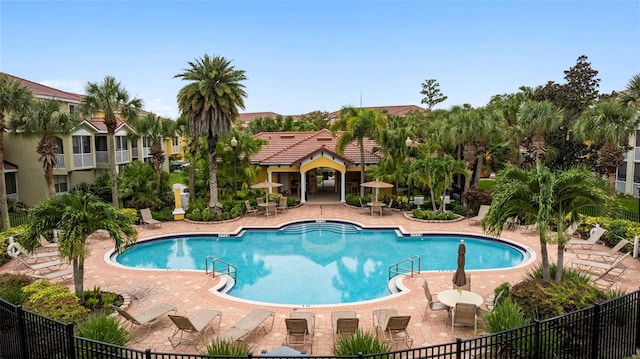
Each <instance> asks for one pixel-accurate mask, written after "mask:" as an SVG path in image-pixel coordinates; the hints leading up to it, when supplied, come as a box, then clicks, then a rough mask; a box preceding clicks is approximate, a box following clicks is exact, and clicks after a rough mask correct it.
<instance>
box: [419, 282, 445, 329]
mask: <svg viewBox="0 0 640 359" xmlns="http://www.w3.org/2000/svg"><path fill="white" fill-rule="evenodd" d="M422 289H423V290H424V296H425V297H426V298H427V307H426V308H425V310H424V315H423V316H422V320H423V321H424V319H425V318H426V317H427V313H428V311H429V309H431V310H433V311H438V310H446V311H447V312H448V311H449V310H450V308H449V307H447V306H446V305H444V304H442V303H440V302H439V301H434V300H433V294H431V290H429V283H428V282H427V281H426V280H424V279H423V280H422Z"/></svg>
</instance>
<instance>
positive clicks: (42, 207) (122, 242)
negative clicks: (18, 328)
mask: <svg viewBox="0 0 640 359" xmlns="http://www.w3.org/2000/svg"><path fill="white" fill-rule="evenodd" d="M28 219H29V220H28V222H27V223H28V224H27V228H26V231H25V235H24V236H23V238H22V239H21V243H22V244H23V245H24V246H25V248H27V250H34V249H35V248H36V247H37V246H38V244H39V241H38V239H39V237H40V235H41V234H42V233H45V232H47V231H51V230H57V231H58V233H59V234H58V250H59V251H60V257H61V258H64V259H66V260H68V261H70V262H71V263H72V266H73V282H74V287H75V293H76V295H77V296H78V297H79V298H80V300H82V299H83V298H84V260H85V258H86V257H87V256H88V255H89V251H88V250H87V246H86V241H87V238H88V237H89V236H90V235H91V234H93V233H94V232H95V231H97V230H99V229H101V230H105V231H107V232H108V233H109V237H110V238H111V239H112V240H113V241H114V243H115V248H116V251H121V250H122V249H124V248H125V247H126V246H128V245H131V244H133V243H135V242H136V240H137V238H138V232H137V231H136V228H135V226H134V223H133V220H132V218H131V216H129V215H127V214H125V213H124V212H122V211H120V210H118V209H116V208H114V207H113V206H111V205H109V204H107V203H105V202H102V201H100V200H99V199H98V198H97V197H95V196H94V195H92V194H90V193H83V192H74V193H68V194H64V195H62V196H57V197H51V198H49V199H47V200H46V201H44V202H42V203H41V204H39V205H37V206H35V207H33V208H31V210H30V211H29V217H28Z"/></svg>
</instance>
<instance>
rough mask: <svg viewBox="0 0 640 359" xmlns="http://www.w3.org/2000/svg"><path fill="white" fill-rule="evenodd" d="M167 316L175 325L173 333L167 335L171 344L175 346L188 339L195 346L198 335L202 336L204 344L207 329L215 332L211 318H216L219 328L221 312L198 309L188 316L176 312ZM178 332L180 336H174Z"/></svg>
mask: <svg viewBox="0 0 640 359" xmlns="http://www.w3.org/2000/svg"><path fill="white" fill-rule="evenodd" d="M169 318H170V319H171V321H172V322H173V324H175V326H176V329H175V330H174V331H173V334H172V335H171V336H170V337H169V342H170V343H171V345H172V346H173V347H174V348H175V347H177V346H178V345H180V344H181V343H182V342H183V341H190V342H192V343H193V344H194V345H195V346H196V348H197V347H198V345H197V344H196V339H197V338H198V337H199V336H202V337H203V340H202V344H203V345H204V344H205V339H204V337H205V335H206V332H207V331H208V330H209V329H210V330H211V334H213V333H214V332H215V329H214V328H213V320H214V319H215V318H218V328H220V323H221V321H222V312H220V311H218V310H212V309H200V310H198V311H197V312H196V313H195V314H193V315H192V316H191V317H189V318H187V317H185V316H182V315H176V314H169ZM178 333H180V337H179V338H176V337H177V336H178ZM185 334H187V335H190V336H191V337H186V338H185V337H184V335H185Z"/></svg>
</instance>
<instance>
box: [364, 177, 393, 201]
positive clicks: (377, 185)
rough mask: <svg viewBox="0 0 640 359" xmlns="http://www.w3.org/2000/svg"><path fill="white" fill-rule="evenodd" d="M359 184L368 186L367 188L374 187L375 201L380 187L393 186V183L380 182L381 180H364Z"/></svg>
mask: <svg viewBox="0 0 640 359" xmlns="http://www.w3.org/2000/svg"><path fill="white" fill-rule="evenodd" d="M360 186H362V187H369V188H375V189H376V202H378V190H379V189H380V188H393V185H392V184H391V183H387V182H382V181H369V182H364V183H362V184H360Z"/></svg>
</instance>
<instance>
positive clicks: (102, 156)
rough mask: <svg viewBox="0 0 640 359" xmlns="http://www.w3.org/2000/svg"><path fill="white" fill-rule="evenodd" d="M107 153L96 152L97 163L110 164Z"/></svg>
mask: <svg viewBox="0 0 640 359" xmlns="http://www.w3.org/2000/svg"><path fill="white" fill-rule="evenodd" d="M108 158H109V157H108V155H107V151H96V163H99V164H107V163H109V160H108Z"/></svg>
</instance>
